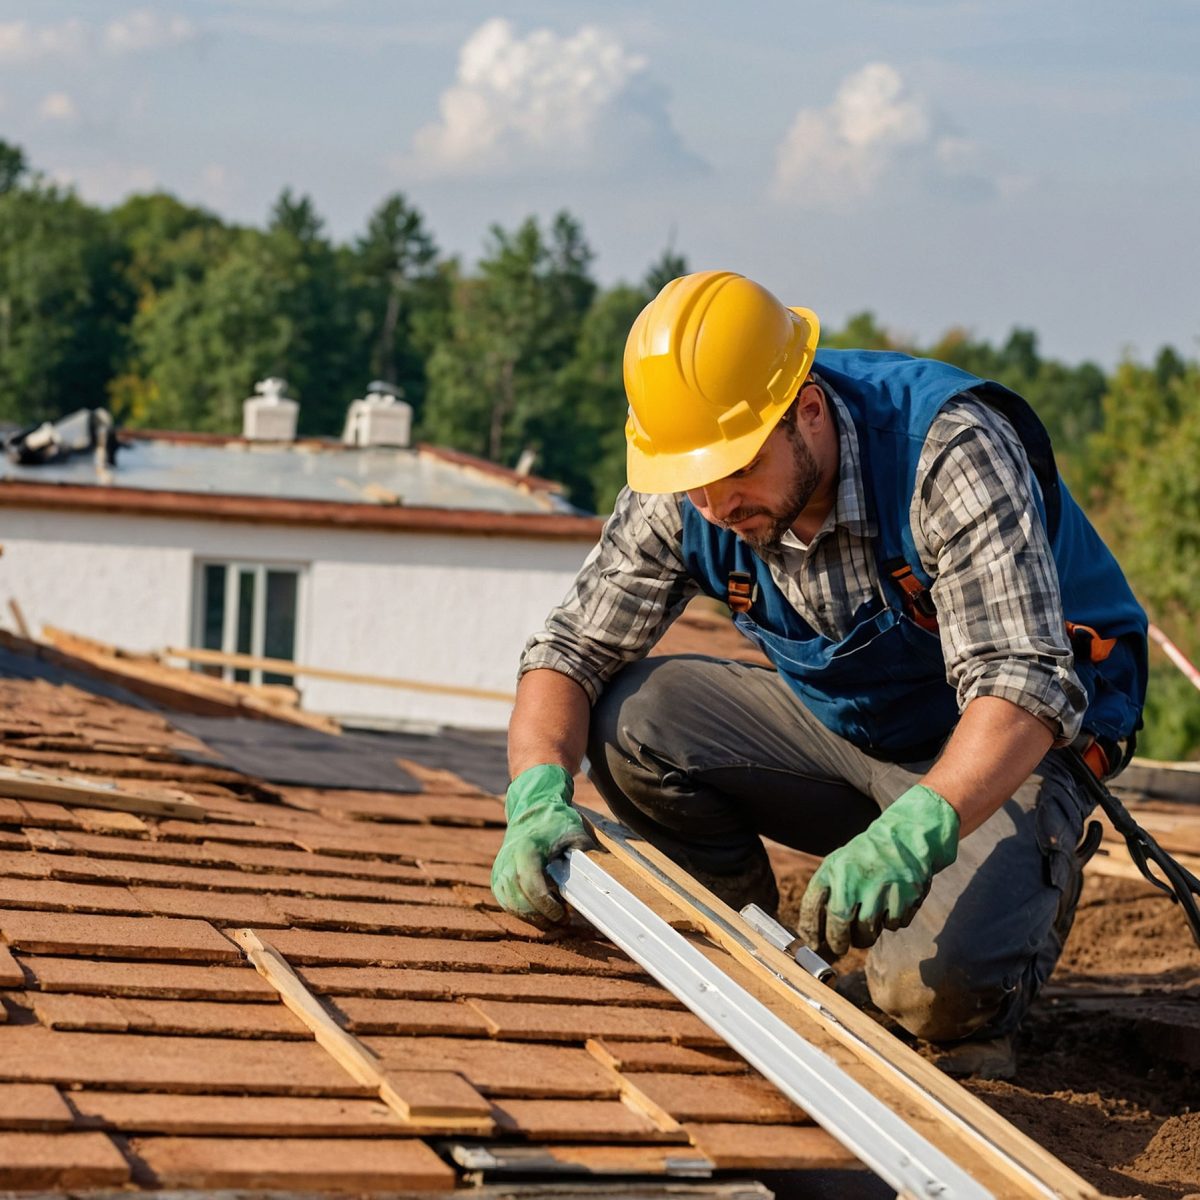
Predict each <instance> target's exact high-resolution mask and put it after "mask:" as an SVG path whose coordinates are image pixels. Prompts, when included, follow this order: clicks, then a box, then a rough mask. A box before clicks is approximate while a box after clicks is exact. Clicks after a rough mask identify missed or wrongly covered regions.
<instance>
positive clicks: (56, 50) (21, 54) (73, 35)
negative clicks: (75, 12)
mask: <svg viewBox="0 0 1200 1200" xmlns="http://www.w3.org/2000/svg"><path fill="white" fill-rule="evenodd" d="M88 41H89V32H88V28H87V26H86V25H84V23H83V22H82V21H76V20H74V19H71V20H70V21H61V22H59V23H58V24H57V25H31V24H30V23H29V22H28V21H7V22H4V23H0V63H11V64H14V65H19V64H21V63H29V62H37V61H38V60H39V59H43V58H62V57H65V56H70V55H75V54H80V53H82V51H83V50H84V49H86V47H87V44H88Z"/></svg>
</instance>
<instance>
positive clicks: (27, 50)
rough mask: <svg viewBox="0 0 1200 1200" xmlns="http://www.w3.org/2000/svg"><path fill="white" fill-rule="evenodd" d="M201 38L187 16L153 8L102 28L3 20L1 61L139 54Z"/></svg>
mask: <svg viewBox="0 0 1200 1200" xmlns="http://www.w3.org/2000/svg"><path fill="white" fill-rule="evenodd" d="M197 36H198V33H197V30H196V27H195V26H194V25H193V24H192V23H191V22H190V21H189V20H188V19H187V18H186V17H181V16H173V15H170V14H166V13H160V12H157V11H155V10H154V9H150V8H140V9H134V10H132V11H130V12H128V13H126V14H125V15H124V16H120V17H115V18H113V20H111V21H109V22H108V24H107V25H104V26H103V27H97V26H94V25H88V24H85V23H84V22H83V21H79V20H76V19H75V18H72V19H71V20H69V21H59V22H58V23H57V24H47V25H33V24H30V22H28V21H8V22H3V23H0V63H7V64H9V65H12V66H20V65H23V64H26V63H34V62H39V61H42V60H44V59H51V58H57V59H63V58H80V57H83V56H84V55H86V54H89V53H93V52H95V51H97V50H100V51H104V52H106V53H108V54H113V55H121V54H137V53H144V52H146V51H149V50H159V49H163V48H166V47H170V46H178V45H182V44H183V43H184V42H189V41H192V40H193V39H194V38H195V37H197Z"/></svg>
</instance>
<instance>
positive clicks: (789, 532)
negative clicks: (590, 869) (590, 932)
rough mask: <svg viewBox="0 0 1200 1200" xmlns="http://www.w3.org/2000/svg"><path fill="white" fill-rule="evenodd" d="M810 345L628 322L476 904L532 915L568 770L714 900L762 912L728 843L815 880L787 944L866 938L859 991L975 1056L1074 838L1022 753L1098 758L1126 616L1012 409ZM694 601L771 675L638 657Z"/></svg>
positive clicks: (1124, 736) (1077, 820) (1079, 858)
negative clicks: (597, 485)
mask: <svg viewBox="0 0 1200 1200" xmlns="http://www.w3.org/2000/svg"><path fill="white" fill-rule="evenodd" d="M817 338H818V321H817V318H816V316H815V315H814V314H813V313H812V312H809V311H808V310H806V309H803V308H790V309H789V308H787V307H785V306H784V305H783V304H781V303H780V302H779V301H778V300H776V299H775V297H774V296H772V295H771V294H770V293H769V292H767V291H766V290H765V289H763V288H762V287H760V286H759V285H757V284H755V283H753V282H751V281H750V280H748V279H745V278H743V277H741V276H739V275H735V274H731V273H728V272H720V271H707V272H701V273H698V274H694V275H688V276H685V277H683V278H680V279H676V280H674V281H672V282H671V283H669V284H667V286H666V287H664V288H663V290H662V291H661V292H660V293H659V295H658V296H657V298H656V299H654V300H653V301H652V302H651V303H650V304H649V305H648V306H647V307H646V308H645V309H644V310H643V312H642V313H641V315H640V316H639V317H638V318H637V320H636V322H635V323H634V325H633V329H632V331H631V332H630V335H629V339H628V342H627V345H626V350H625V386H626V390H627V393H628V397H629V407H630V412H629V420H628V423H627V425H626V438H627V442H628V478H629V487H628V488H627V489H625V490H624V491H622V493H621V494H620V496H619V497H618V499H617V502H616V506H615V510H614V512H613V515H612V517H611V519H610V520H609V521H608V523H607V524H606V526H605V528H604V532H603V535H602V537H601V539H600V543H599V545H598V546H597V547H596V548H595V550H594V551H593V552H592V554H591V555H590V556H589V558H588V559H587V561H586V562H585V563H584V565H583V567H582V569H581V571H580V573H579V576H578V578H577V580H576V582H575V584H574V586H573V588H572V590H571V591H570V592H569V593H568V595H567V597H566V598H565V600H564V601H563V603H562V605H561V606H560V607H558V608H557V609H555V610H554V611H553V612H552V613H551V614H550V617H549V619H548V621H547V623H546V627H545V629H544V630H543V631H542V632H540V633H537V634H536V635H534V636H533V638H532V639H531V640H530V642H529V644H528V646H527V647H526V650H525V655H524V658H523V660H522V663H521V671H522V677H521V682H520V686H519V688H518V694H517V702H516V708H515V710H514V712H513V716H512V723H511V725H510V728H509V756H510V768H511V770H512V773H513V777H514V778H513V783H512V785H511V787H510V788H509V791H508V797H507V812H508V818H509V826H508V831H507V833H506V835H505V839H504V845H503V847H502V849H501V850H500V853H499V855H498V856H497V858H496V863H495V866H494V869H493V875H492V882H493V889H494V891H495V893H496V896H497V897H498V899H499V900H500V902H501V903H502V904H503V905H504V906H505V908H507V909H508V910H509V911H511V912H514V913H516V914H518V915H520V916H523V917H525V918H527V919H531V920H535V921H540V922H556V921H560V920H561V919H562V918H563V915H564V914H563V908H562V905H561V904H560V902H559V900H558V898H557V897H556V895H554V894H553V893H552V892H551V890H550V889H549V887H548V885H547V882H546V879H545V876H544V874H543V870H542V868H543V867H544V865H545V863H546V862H547V861H548V860H549V859H550V858H551V857H553V856H554V855H556V854H558V853H561V852H562V850H563V849H565V848H566V847H569V846H578V845H584V844H587V840H588V839H587V835H586V833H585V831H584V827H583V824H582V821H581V819H580V817H579V816H578V814H577V813H576V812H575V810H574V809H573V808H572V807H571V804H570V801H571V798H572V781H571V777H572V774H573V773H574V772H575V771H576V770H578V768H579V766H580V763H581V760H582V757H583V755H584V753H585V751H586V754H587V757H588V760H589V762H590V766H591V777H592V779H593V780H594V782H595V783H596V785H597V787H598V788H599V789H600V791H601V793H602V794H603V795H604V798H605V800H606V801H607V802H608V804H609V806H610V808H611V809H612V810H613V812H614V813H615V814H616V816H617V817H618V818H619V819H620V820H622V821H623V822H624V823H626V824H627V825H629V826H630V827H631V828H633V829H634V830H636V831H637V832H638V833H640V834H641V835H643V836H644V837H646V838H647V839H648V840H650V841H651V842H653V843H654V844H655V845H656V846H658V847H659V848H660V849H662V850H663V851H664V852H665V853H667V854H668V855H669V856H670V857H671V858H673V859H674V860H675V861H676V862H678V863H679V864H680V865H681V866H683V867H684V868H685V869H686V870H687V871H689V872H690V873H691V874H692V875H694V876H695V878H696V879H698V880H699V881H701V882H702V883H703V884H705V885H706V886H707V887H709V888H710V889H712V891H714V892H715V893H716V894H717V895H718V896H720V897H721V898H722V899H724V900H725V901H726V902H728V903H729V904H731V905H733V906H734V907H735V908H740V907H742V906H743V905H745V904H747V903H749V902H752V901H753V902H755V903H757V904H759V905H761V906H762V907H763V908H765V909H767V910H768V911H772V912H773V911H774V910H775V909H776V906H777V902H778V892H777V887H776V883H775V879H774V877H773V874H772V870H771V866H770V863H769V861H768V858H767V854H766V852H765V850H764V848H763V844H762V842H761V840H760V835H762V836H767V837H770V838H773V839H775V840H776V841H778V842H782V843H784V844H785V845H788V846H793V847H796V848H798V849H800V850H805V851H808V852H811V853H813V854H818V855H824V856H825V858H824V862H823V863H822V865H821V867H820V868H819V869H818V871H817V873H816V875H815V876H814V877H813V879H812V881H811V883H810V884H809V886H808V889H807V891H806V892H805V895H804V898H803V901H802V904H801V913H800V928H799V933H800V936H801V937H803V938H804V939H805V940H806V941H807V942H808V943H809V944H810V945H812V946H814V947H816V946H817V945H819V944H821V945H824V946H825V947H827V949H828V950H829V951H832V953H833V954H835V955H836V954H841V953H844V952H845V951H846V950H847V949H848V947H850V946H852V945H853V946H858V947H873V949H872V950H871V953H870V955H869V956H868V958H867V967H866V976H867V982H868V985H869V987H870V991H871V995H872V998H873V1000H874V1001H875V1003H876V1004H877V1005H878V1006H879V1007H880V1008H881V1009H883V1010H884V1011H885V1012H887V1013H889V1014H891V1015H892V1016H893V1017H894V1018H895V1019H896V1020H897V1021H898V1022H899V1023H900V1024H901V1025H903V1026H904V1027H905V1028H906V1029H908V1030H909V1031H910V1032H911V1033H913V1034H915V1035H918V1036H920V1037H923V1038H926V1039H929V1040H932V1041H953V1040H957V1039H964V1038H968V1037H970V1038H975V1039H980V1040H983V1039H1001V1041H1003V1039H1004V1038H1005V1036H1006V1035H1007V1034H1009V1033H1010V1032H1011V1031H1012V1030H1013V1029H1014V1028H1015V1026H1016V1024H1017V1023H1018V1021H1019V1020H1020V1018H1021V1016H1022V1014H1023V1013H1024V1011H1025V1010H1026V1008H1027V1007H1028V1005H1029V1004H1030V1002H1031V1001H1032V999H1033V997H1034V995H1035V994H1036V992H1037V989H1038V988H1039V987H1040V985H1041V984H1042V983H1043V982H1044V981H1045V979H1046V978H1047V976H1048V975H1049V973H1050V971H1051V970H1052V968H1053V966H1054V964H1055V962H1056V961H1057V959H1058V956H1059V953H1060V951H1061V949H1062V943H1063V939H1064V938H1065V936H1066V933H1067V931H1068V930H1069V928H1070V924H1071V920H1072V918H1073V915H1074V909H1075V905H1076V902H1077V899H1078V895H1079V889H1080V884H1081V872H1082V866H1083V862H1084V861H1085V860H1086V857H1087V856H1088V855H1089V854H1090V852H1091V851H1092V850H1093V849H1094V847H1095V838H1096V835H1097V834H1098V833H1099V829H1098V827H1095V828H1094V829H1093V831H1092V832H1091V833H1090V834H1085V829H1084V825H1085V821H1086V817H1087V813H1088V811H1089V809H1090V807H1091V804H1090V802H1089V801H1088V800H1087V799H1085V797H1084V795H1083V794H1082V793H1081V791H1080V790H1079V788H1078V785H1077V783H1076V782H1075V781H1074V780H1073V779H1072V778H1071V776H1070V775H1069V773H1068V771H1067V769H1066V767H1065V765H1064V762H1063V760H1062V756H1061V755H1059V754H1057V753H1055V752H1054V749H1053V748H1058V747H1065V746H1070V745H1074V746H1075V747H1077V748H1078V749H1081V750H1085V751H1086V754H1085V757H1086V759H1087V761H1088V762H1089V765H1091V766H1092V768H1093V770H1094V771H1095V772H1096V773H1097V774H1098V775H1100V776H1102V777H1107V776H1109V775H1111V774H1114V773H1115V772H1116V771H1118V770H1119V769H1120V768H1121V767H1122V766H1123V765H1124V763H1125V761H1126V759H1127V758H1128V756H1129V754H1130V753H1131V751H1132V736H1133V734H1134V731H1135V730H1136V729H1137V728H1138V727H1139V726H1140V723H1141V708H1142V703H1143V699H1144V693H1145V681H1146V641H1145V637H1146V618H1145V615H1144V613H1143V612H1142V610H1141V609H1140V607H1139V606H1138V604H1137V602H1136V601H1135V600H1134V597H1133V595H1132V593H1131V591H1130V589H1129V587H1128V585H1127V584H1126V582H1125V579H1124V577H1123V576H1122V574H1121V571H1120V568H1119V567H1118V565H1117V563H1116V561H1115V559H1114V558H1113V556H1112V555H1111V554H1110V553H1109V551H1108V550H1107V549H1106V548H1105V546H1104V545H1103V543H1102V542H1101V540H1100V538H1099V537H1098V535H1097V534H1096V532H1095V531H1094V530H1093V528H1092V527H1091V525H1090V524H1089V523H1088V521H1087V519H1086V518H1085V517H1084V515H1083V513H1082V511H1081V510H1080V509H1079V507H1078V506H1077V505H1076V503H1075V501H1074V500H1073V499H1072V498H1071V496H1070V494H1069V493H1068V491H1067V489H1066V487H1065V486H1064V485H1063V483H1062V481H1061V479H1060V478H1059V476H1058V473H1057V470H1056V468H1055V465H1054V459H1053V455H1052V452H1051V448H1050V444H1049V438H1048V435H1047V434H1046V431H1045V429H1044V428H1043V426H1042V424H1041V422H1040V421H1039V420H1038V418H1037V417H1036V415H1035V414H1034V412H1033V410H1032V409H1031V408H1030V406H1029V405H1028V404H1027V403H1026V402H1025V401H1024V400H1022V399H1021V398H1020V397H1019V396H1017V395H1015V394H1014V393H1013V392H1011V391H1008V390H1007V389H1005V388H1003V387H1001V386H1000V385H998V384H996V383H993V382H988V381H985V380H982V379H978V378H976V377H974V376H972V375H969V374H967V373H966V372H964V371H961V370H959V369H957V368H955V367H952V366H949V365H946V364H944V363H940V362H935V361H932V360H928V359H918V358H910V357H908V356H906V355H903V354H896V353H881V352H869V351H818V350H817V349H816V346H817ZM699 593H705V594H707V595H709V596H713V597H716V598H718V599H720V600H723V601H725V602H726V603H727V604H728V605H729V607H730V609H732V611H733V619H734V621H735V623H736V624H737V627H738V628H739V629H740V630H741V631H742V632H743V633H745V634H746V635H747V636H748V637H750V638H751V640H753V641H754V642H756V643H758V645H759V646H760V647H761V648H762V650H763V651H764V652H765V653H766V655H767V656H768V658H770V660H771V661H772V663H773V664H774V665H775V667H776V670H774V671H772V670H770V669H768V668H765V667H760V666H754V665H749V664H745V663H738V662H727V661H721V660H717V659H711V658H704V657H700V656H696V655H683V656H679V657H665V658H655V659H645V660H643V658H642V656H643V655H644V654H645V652H646V651H647V650H648V649H649V648H650V647H651V646H652V645H653V643H654V642H655V641H656V640H657V639H658V637H659V636H660V634H662V632H663V631H664V630H665V628H666V627H667V626H668V625H669V624H670V623H671V621H672V620H673V619H674V618H675V617H676V616H677V615H678V614H679V612H680V611H681V609H682V608H683V606H684V605H685V604H686V603H687V601H688V600H689V599H690V598H691V597H693V596H695V595H697V594H699Z"/></svg>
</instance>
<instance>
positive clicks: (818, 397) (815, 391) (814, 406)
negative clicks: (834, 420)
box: [796, 375, 828, 433]
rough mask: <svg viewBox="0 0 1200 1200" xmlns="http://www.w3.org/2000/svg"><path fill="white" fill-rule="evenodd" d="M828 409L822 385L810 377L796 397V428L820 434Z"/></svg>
mask: <svg viewBox="0 0 1200 1200" xmlns="http://www.w3.org/2000/svg"><path fill="white" fill-rule="evenodd" d="M827 411H828V407H827V405H826V403H825V393H824V391H823V390H822V389H821V385H820V384H819V383H817V381H816V380H815V379H813V378H812V376H811V375H810V376H809V377H808V378H807V379H806V380H805V381H804V383H803V384H802V385H801V387H800V391H799V392H798V393H797V395H796V428H797V429H798V430H800V429H806V430H808V431H809V432H810V433H816V432H818V431H819V430H820V429H821V428H822V426H823V425H824V424H825V417H826V413H827Z"/></svg>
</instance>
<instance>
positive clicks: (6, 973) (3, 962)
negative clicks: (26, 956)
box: [0, 945, 25, 988]
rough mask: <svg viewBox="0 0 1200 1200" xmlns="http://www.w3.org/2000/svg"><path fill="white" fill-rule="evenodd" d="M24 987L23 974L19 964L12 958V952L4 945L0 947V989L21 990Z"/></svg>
mask: <svg viewBox="0 0 1200 1200" xmlns="http://www.w3.org/2000/svg"><path fill="white" fill-rule="evenodd" d="M24 986H25V973H24V972H23V971H22V970H21V965H20V963H18V962H17V960H16V959H15V958H13V956H12V951H11V950H10V949H9V948H8V947H7V946H5V945H0V988H22V987H24Z"/></svg>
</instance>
